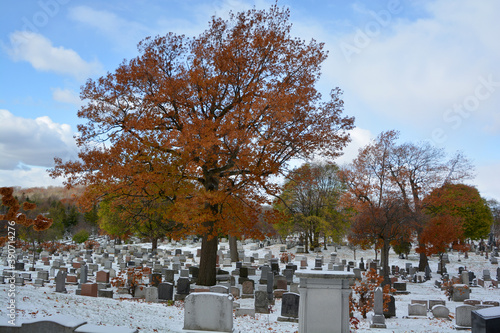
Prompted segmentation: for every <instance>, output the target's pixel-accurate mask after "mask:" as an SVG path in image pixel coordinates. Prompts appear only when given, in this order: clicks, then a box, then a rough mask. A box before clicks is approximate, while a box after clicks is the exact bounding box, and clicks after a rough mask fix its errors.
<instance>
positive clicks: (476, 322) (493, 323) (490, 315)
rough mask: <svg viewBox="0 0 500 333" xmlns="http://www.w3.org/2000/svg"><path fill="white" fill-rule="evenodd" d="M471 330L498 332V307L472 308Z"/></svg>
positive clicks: (499, 309)
mask: <svg viewBox="0 0 500 333" xmlns="http://www.w3.org/2000/svg"><path fill="white" fill-rule="evenodd" d="M471 323H472V332H474V333H498V332H500V307H491V308H485V309H481V310H473V311H472V313H471Z"/></svg>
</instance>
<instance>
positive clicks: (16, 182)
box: [0, 167, 63, 188]
mask: <svg viewBox="0 0 500 333" xmlns="http://www.w3.org/2000/svg"><path fill="white" fill-rule="evenodd" d="M62 185H63V179H61V178H56V179H53V178H51V177H50V176H49V174H48V172H47V170H46V168H41V167H22V168H18V169H15V170H0V186H6V187H11V186H20V187H23V188H28V187H48V186H62Z"/></svg>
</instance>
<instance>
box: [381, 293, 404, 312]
mask: <svg viewBox="0 0 500 333" xmlns="http://www.w3.org/2000/svg"><path fill="white" fill-rule="evenodd" d="M405 289H406V288H405ZM395 316H396V299H395V298H394V296H392V295H391V300H390V301H389V304H388V309H387V311H384V317H386V318H391V317H395Z"/></svg>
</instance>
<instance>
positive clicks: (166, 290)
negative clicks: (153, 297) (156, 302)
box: [158, 282, 174, 301]
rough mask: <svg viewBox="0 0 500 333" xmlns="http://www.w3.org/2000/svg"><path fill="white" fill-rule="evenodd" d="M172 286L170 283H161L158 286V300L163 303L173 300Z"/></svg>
mask: <svg viewBox="0 0 500 333" xmlns="http://www.w3.org/2000/svg"><path fill="white" fill-rule="evenodd" d="M173 297H174V285H173V284H172V283H170V282H163V283H160V284H158V299H160V300H164V301H170V300H173Z"/></svg>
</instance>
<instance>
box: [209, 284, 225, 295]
mask: <svg viewBox="0 0 500 333" xmlns="http://www.w3.org/2000/svg"><path fill="white" fill-rule="evenodd" d="M209 290H210V292H211V293H218V294H229V288H228V287H226V286H221V285H215V286H211V287H210V289H209Z"/></svg>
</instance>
